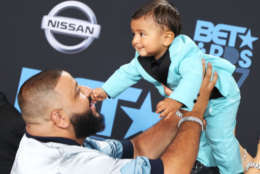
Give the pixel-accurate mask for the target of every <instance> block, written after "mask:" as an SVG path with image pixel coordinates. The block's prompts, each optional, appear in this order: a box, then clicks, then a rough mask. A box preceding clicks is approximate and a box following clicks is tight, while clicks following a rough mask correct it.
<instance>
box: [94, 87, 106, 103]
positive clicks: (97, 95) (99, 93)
mask: <svg viewBox="0 0 260 174" xmlns="http://www.w3.org/2000/svg"><path fill="white" fill-rule="evenodd" d="M91 98H92V100H93V101H103V100H105V99H106V98H107V94H106V92H105V91H104V90H103V89H102V88H95V89H93V90H92V93H91Z"/></svg>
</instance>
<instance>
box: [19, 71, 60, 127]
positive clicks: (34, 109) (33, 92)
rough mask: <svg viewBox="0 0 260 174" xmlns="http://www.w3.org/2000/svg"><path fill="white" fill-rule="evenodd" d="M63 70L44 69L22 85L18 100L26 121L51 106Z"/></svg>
mask: <svg viewBox="0 0 260 174" xmlns="http://www.w3.org/2000/svg"><path fill="white" fill-rule="evenodd" d="M62 72H63V70H47V71H42V72H40V73H38V74H36V75H34V76H32V77H31V78H30V79H28V80H27V81H26V82H25V83H24V84H23V85H22V87H21V89H20V91H19V94H18V102H19V106H20V109H21V111H22V115H23V118H24V120H25V121H27V122H28V121H32V120H34V119H35V118H36V117H37V115H42V114H44V112H45V111H46V109H47V108H46V107H49V105H50V104H49V103H50V102H49V101H52V100H55V99H54V98H53V96H54V95H52V94H54V93H55V91H54V88H55V87H56V85H57V82H58V80H59V78H60V76H61V74H62Z"/></svg>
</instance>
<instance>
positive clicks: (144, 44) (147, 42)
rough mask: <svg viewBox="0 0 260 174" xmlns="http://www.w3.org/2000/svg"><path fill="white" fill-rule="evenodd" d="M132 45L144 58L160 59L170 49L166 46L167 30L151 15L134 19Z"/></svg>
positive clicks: (132, 22)
mask: <svg viewBox="0 0 260 174" xmlns="http://www.w3.org/2000/svg"><path fill="white" fill-rule="evenodd" d="M131 30H132V32H133V40H132V45H133V47H134V48H135V50H136V51H137V52H138V53H139V55H140V56H142V57H147V56H154V57H155V59H158V58H160V57H161V56H162V55H163V54H164V53H165V51H166V50H167V49H168V47H167V46H165V39H166V38H165V30H163V28H162V27H161V26H160V25H159V24H157V23H156V22H155V21H154V19H153V17H152V16H151V15H147V16H143V17H141V18H139V19H132V21H131Z"/></svg>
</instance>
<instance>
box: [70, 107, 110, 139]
mask: <svg viewBox="0 0 260 174" xmlns="http://www.w3.org/2000/svg"><path fill="white" fill-rule="evenodd" d="M70 122H71V124H72V125H73V128H74V131H75V135H76V138H86V137H88V136H90V135H93V134H96V133H97V132H100V131H102V130H104V128H105V124H104V116H103V115H102V114H100V115H99V116H95V115H94V114H93V113H92V111H91V110H90V111H88V112H87V113H83V114H73V115H72V117H71V119H70Z"/></svg>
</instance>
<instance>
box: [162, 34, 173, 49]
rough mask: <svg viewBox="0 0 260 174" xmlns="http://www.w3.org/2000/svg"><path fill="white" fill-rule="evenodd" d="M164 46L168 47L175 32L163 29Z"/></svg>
mask: <svg viewBox="0 0 260 174" xmlns="http://www.w3.org/2000/svg"><path fill="white" fill-rule="evenodd" d="M164 38H165V40H164V46H166V47H168V46H170V45H171V43H172V41H173V40H174V38H175V34H174V33H173V32H172V31H165V33H164Z"/></svg>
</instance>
